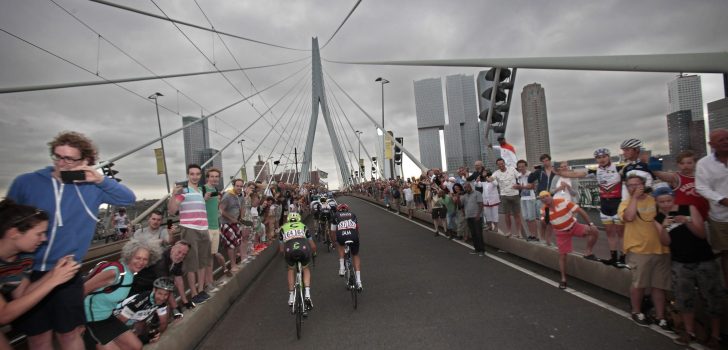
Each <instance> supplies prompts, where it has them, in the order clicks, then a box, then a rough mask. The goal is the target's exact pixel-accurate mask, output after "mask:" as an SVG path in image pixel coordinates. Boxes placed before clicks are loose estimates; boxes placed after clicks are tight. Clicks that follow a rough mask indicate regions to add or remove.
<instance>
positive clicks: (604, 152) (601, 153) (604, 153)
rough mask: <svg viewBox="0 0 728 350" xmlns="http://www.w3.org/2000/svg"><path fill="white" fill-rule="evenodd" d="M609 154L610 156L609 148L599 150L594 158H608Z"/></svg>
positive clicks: (595, 152)
mask: <svg viewBox="0 0 728 350" xmlns="http://www.w3.org/2000/svg"><path fill="white" fill-rule="evenodd" d="M609 154H610V153H609V149H607V148H597V149H596V150H595V151H594V158H596V157H599V156H608V155H609Z"/></svg>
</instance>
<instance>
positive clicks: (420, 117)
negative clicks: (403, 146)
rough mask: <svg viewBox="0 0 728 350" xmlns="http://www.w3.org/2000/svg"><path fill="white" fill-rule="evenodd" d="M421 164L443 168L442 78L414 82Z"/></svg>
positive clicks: (443, 107) (443, 105)
mask: <svg viewBox="0 0 728 350" xmlns="http://www.w3.org/2000/svg"><path fill="white" fill-rule="evenodd" d="M414 91H415V113H416V114H417V135H418V140H419V144H420V162H422V164H424V165H425V166H426V167H427V168H441V167H442V156H441V153H440V150H441V147H442V146H441V145H440V130H442V129H444V127H445V104H444V103H445V102H444V101H443V98H442V81H441V79H440V78H430V79H423V80H417V81H415V82H414Z"/></svg>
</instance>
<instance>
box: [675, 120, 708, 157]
mask: <svg viewBox="0 0 728 350" xmlns="http://www.w3.org/2000/svg"><path fill="white" fill-rule="evenodd" d="M667 142H668V146H669V149H670V154H671V155H673V156H676V155H677V154H678V153H680V152H682V151H686V150H691V151H693V152H694V153H695V156H696V157H697V158H701V157H703V156H705V154H706V146H705V120H702V119H700V120H695V119H694V118H693V116H692V111H691V110H684V111H677V112H673V113H670V114H668V115H667Z"/></svg>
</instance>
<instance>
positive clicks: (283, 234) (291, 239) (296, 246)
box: [278, 213, 316, 310]
mask: <svg viewBox="0 0 728 350" xmlns="http://www.w3.org/2000/svg"><path fill="white" fill-rule="evenodd" d="M278 239H279V240H280V244H279V245H278V247H279V248H278V249H279V251H280V252H281V253H283V257H284V258H285V259H286V264H287V265H288V273H287V276H288V305H289V306H290V305H293V302H294V300H295V298H296V294H295V292H294V290H293V285H294V278H295V276H294V275H295V266H296V263H299V262H300V263H301V270H302V271H301V272H302V274H303V286H304V288H305V292H304V295H303V298H304V303H305V304H306V309H307V310H310V309H313V302H312V301H311V269H310V268H309V267H308V263H309V262H311V256H312V254H314V253H316V243H315V242H314V241H313V239H312V238H311V234H310V233H309V232H308V229H307V228H306V225H304V224H303V223H302V222H301V214H299V213H290V214H288V222H287V223H285V224H284V225H283V226H281V229H280V232H279V234H278Z"/></svg>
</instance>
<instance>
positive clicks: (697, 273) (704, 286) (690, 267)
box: [672, 260, 726, 316]
mask: <svg viewBox="0 0 728 350" xmlns="http://www.w3.org/2000/svg"><path fill="white" fill-rule="evenodd" d="M696 285H697V286H698V290H699V291H700V295H701V296H702V297H703V300H705V304H707V311H708V313H709V314H710V315H711V316H721V315H723V298H725V295H726V293H725V289H723V284H722V283H721V276H720V267H719V266H718V262H717V261H715V260H708V261H701V262H697V263H681V262H677V261H674V260H673V261H672V290H673V294H674V295H675V301H676V303H677V308H678V310H679V311H688V312H690V311H693V310H695V300H696V295H695V294H696V293H695V286H696Z"/></svg>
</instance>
